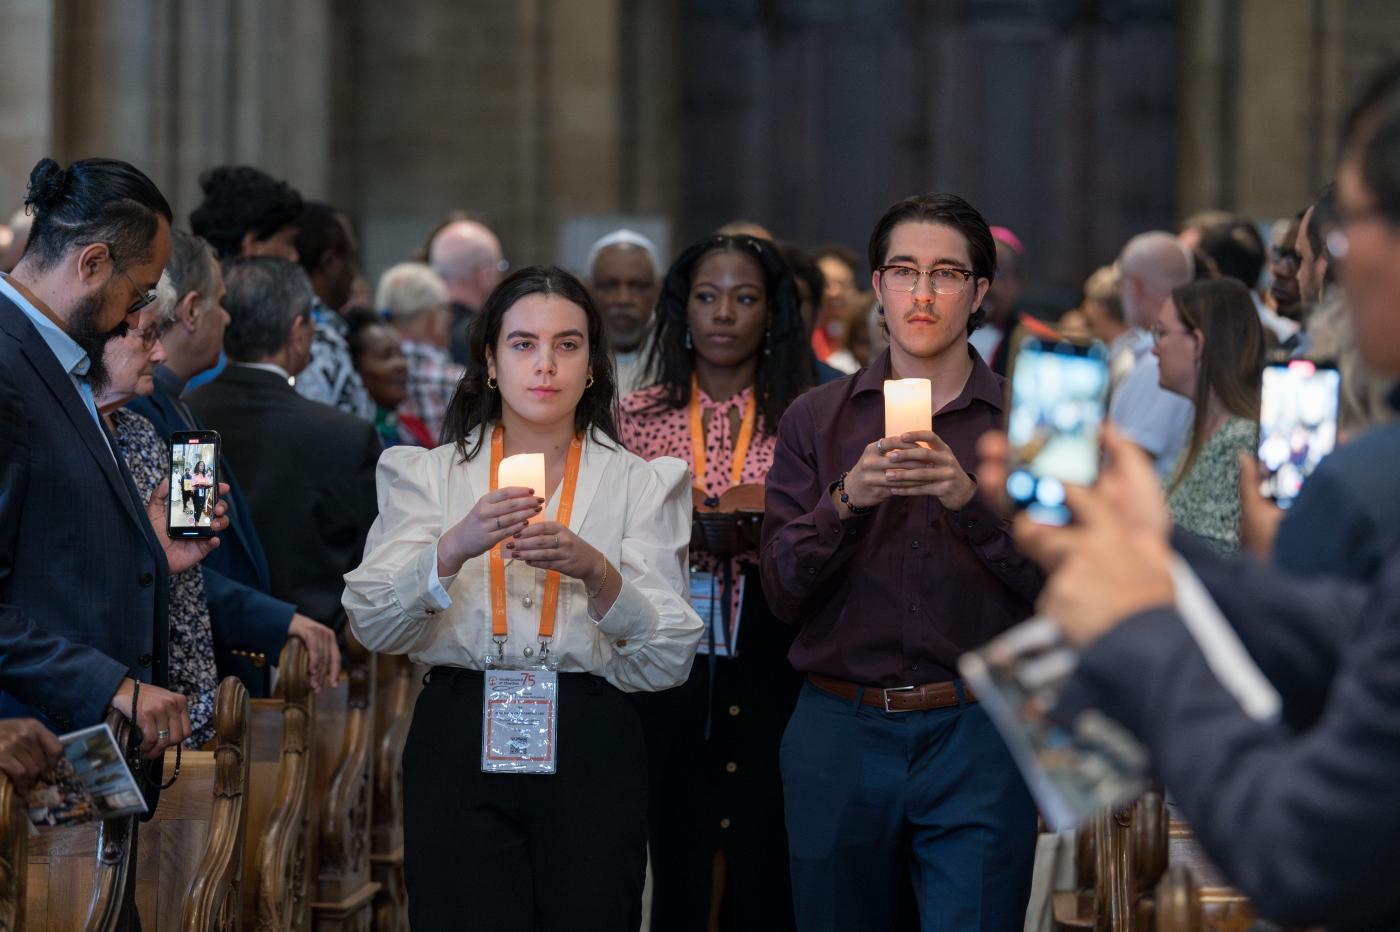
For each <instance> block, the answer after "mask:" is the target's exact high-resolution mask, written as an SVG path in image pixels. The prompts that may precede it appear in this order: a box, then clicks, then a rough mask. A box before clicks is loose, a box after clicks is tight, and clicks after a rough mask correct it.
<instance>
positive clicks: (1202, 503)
mask: <svg viewBox="0 0 1400 932" xmlns="http://www.w3.org/2000/svg"><path fill="white" fill-rule="evenodd" d="M1258 444H1259V425H1258V424H1257V423H1256V422H1254V421H1251V420H1247V419H1245V418H1242V417H1231V418H1230V419H1229V420H1227V421H1226V422H1225V423H1224V424H1221V425H1220V427H1219V428H1217V429H1216V431H1215V433H1213V434H1211V435H1210V439H1208V440H1207V441H1206V442H1205V445H1204V446H1202V447H1201V452H1200V453H1198V454H1197V455H1196V461H1195V462H1194V463H1192V464H1191V471H1190V472H1188V473H1187V474H1186V475H1184V476H1182V477H1181V481H1180V482H1178V483H1176V485H1175V487H1174V488H1173V487H1172V486H1171V484H1170V483H1169V484H1168V489H1169V490H1170V492H1169V494H1168V496H1167V504H1168V506H1169V507H1170V508H1171V512H1172V520H1173V521H1174V522H1176V525H1177V526H1178V527H1180V528H1181V529H1182V530H1183V531H1188V532H1190V533H1192V534H1194V535H1196V536H1197V537H1199V538H1201V540H1203V541H1205V542H1206V543H1207V544H1209V545H1210V547H1211V548H1212V549H1213V550H1215V551H1216V552H1217V553H1221V554H1226V555H1228V554H1232V553H1235V552H1236V551H1238V550H1239V549H1240V460H1239V456H1240V454H1241V453H1247V454H1249V455H1251V456H1253V455H1254V451H1255V449H1257V447H1258ZM1182 455H1183V456H1184V455H1185V453H1184V451H1183V453H1182ZM1176 472H1177V467H1176V466H1173V467H1172V470H1171V472H1170V473H1169V475H1175V474H1176Z"/></svg>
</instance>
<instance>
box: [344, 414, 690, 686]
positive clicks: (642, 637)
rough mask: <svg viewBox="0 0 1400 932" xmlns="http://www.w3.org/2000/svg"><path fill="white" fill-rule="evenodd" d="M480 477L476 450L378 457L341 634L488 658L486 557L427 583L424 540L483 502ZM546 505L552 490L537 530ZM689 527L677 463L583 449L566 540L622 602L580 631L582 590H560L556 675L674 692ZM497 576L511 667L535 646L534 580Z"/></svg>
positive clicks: (683, 646) (686, 640) (430, 659)
mask: <svg viewBox="0 0 1400 932" xmlns="http://www.w3.org/2000/svg"><path fill="white" fill-rule="evenodd" d="M488 436H489V431H488ZM490 471H491V466H490V444H489V441H488V442H486V443H483V445H482V449H481V450H479V451H478V452H477V455H476V456H475V457H474V458H473V459H472V460H470V461H468V462H467V463H465V464H463V463H462V462H461V461H460V460H459V458H458V456H457V452H456V449H455V448H454V447H452V446H450V445H447V446H441V447H438V448H437V449H434V450H424V449H421V448H416V447H406V446H405V447H393V448H391V449H389V450H386V451H385V452H384V455H383V456H382V457H381V458H380V460H379V469H378V476H377V483H378V493H379V517H378V518H377V519H376V520H375V522H374V526H373V527H372V528H371V529H370V532H369V539H368V540H367V541H366V543H365V556H364V560H363V562H362V563H361V564H360V566H359V567H357V568H356V569H355V570H353V571H352V572H350V573H349V574H347V575H346V577H345V582H346V586H345V595H344V598H343V602H344V605H345V610H346V612H347V613H348V614H349V617H350V627H351V630H353V631H354V633H355V636H356V637H357V638H359V639H360V641H361V642H362V643H363V644H364V645H365V646H366V647H368V648H369V649H370V650H374V651H382V652H385V653H392V654H408V655H409V657H410V658H412V660H413V661H414V662H415V663H421V664H428V665H439V664H440V665H446V666H456V667H466V668H469V669H475V670H480V669H483V667H484V665H485V660H486V658H487V657H488V656H490V655H492V654H494V653H495V652H496V645H495V644H494V643H493V642H492V639H491V580H490V561H489V559H488V555H487V554H482V555H481V556H479V557H474V558H472V559H470V560H468V561H467V562H466V563H464V564H462V567H461V569H460V570H459V571H458V572H457V574H456V575H455V576H452V577H446V578H443V579H439V578H438V575H437V547H438V539H439V538H440V537H441V536H442V534H443V533H444V532H445V531H447V530H448V529H449V528H451V527H452V526H453V525H455V524H456V523H457V522H458V521H460V520H461V519H462V518H463V517H465V516H466V514H467V513H468V512H469V511H471V509H472V507H473V506H474V505H475V504H476V501H477V499H478V498H480V497H481V496H482V495H483V494H485V493H486V491H487V490H489V489H490ZM557 498H558V493H557V490H556V493H555V496H554V497H553V498H551V500H550V503H549V504H548V505H547V506H546V516H547V517H548V516H550V515H552V514H554V513H555V511H556V510H557V507H558V502H557ZM690 522H691V492H690V473H689V471H688V469H687V468H686V465H685V464H684V463H683V462H681V461H680V460H678V459H675V458H673V457H663V458H661V459H657V460H653V461H651V462H647V461H645V460H643V459H641V458H640V457H638V456H635V455H634V454H632V453H629V452H627V451H626V450H624V449H622V447H621V445H620V444H618V445H612V444H611V443H610V442H608V441H601V440H596V439H594V438H593V437H588V438H586V439H585V440H584V445H583V456H582V461H581V463H580V468H579V478H578V486H577V491H576V493H575V496H574V504H573V513H572V515H571V517H570V520H569V528H570V530H572V531H573V532H574V533H575V534H577V535H578V536H579V537H581V538H582V539H583V540H585V541H587V542H588V543H589V544H591V545H592V546H594V547H596V548H597V549H598V550H600V551H602V553H603V554H604V555H605V556H606V557H607V558H608V561H609V562H610V563H611V564H612V565H613V566H614V567H616V568H617V569H618V570H619V571H620V572H621V575H622V591H621V593H620V594H619V595H618V597H617V600H616V601H615V602H614V603H613V606H612V608H611V609H609V610H608V613H607V614H606V615H604V616H603V617H602V618H601V619H598V620H594V619H593V618H592V617H590V614H589V611H588V594H587V591H586V589H585V586H584V584H583V582H581V581H580V580H577V579H572V578H570V577H568V576H565V577H563V578H562V579H561V580H560V586H559V608H558V615H557V617H556V620H555V631H554V639H553V644H552V645H551V653H552V654H553V656H554V657H555V659H556V660H557V661H558V662H559V669H560V670H561V671H564V672H587V673H594V674H597V675H598V676H602V677H604V678H605V679H607V680H608V682H610V683H612V684H613V685H614V686H617V687H618V688H619V689H622V690H626V691H628V692H635V691H654V690H661V689H668V688H670V687H672V686H675V685H677V684H679V683H681V682H683V681H684V680H685V678H686V676H688V675H689V673H690V664H691V661H692V660H693V659H694V656H695V648H696V645H697V644H698V643H699V640H700V632H701V627H702V626H701V623H700V617H699V616H698V615H696V614H695V610H694V609H692V608H691V607H690V602H689V600H688V599H687V597H686V596H687V593H688V592H689V580H688V566H689V559H688V551H689V546H690ZM506 577H507V579H506V586H507V598H506V616H507V620H508V623H509V632H510V633H509V642H508V644H507V645H506V650H505V653H506V654H507V655H515V656H520V655H521V654H522V652H523V648H525V647H532V648H537V646H538V635H539V622H540V617H539V615H540V603H541V602H542V601H543V596H544V582H545V573H544V571H543V570H535V569H532V568H530V567H528V566H525V565H524V564H523V563H511V564H510V565H509V566H508V567H507V571H506Z"/></svg>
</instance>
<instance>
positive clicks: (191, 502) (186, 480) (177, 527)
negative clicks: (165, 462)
mask: <svg viewBox="0 0 1400 932" xmlns="http://www.w3.org/2000/svg"><path fill="white" fill-rule="evenodd" d="M218 467H219V435H218V434H217V433H215V432H214V431H212V430H199V431H195V430H190V431H177V432H176V433H175V434H173V435H172V436H171V438H170V526H169V534H170V536H171V537H184V538H191V537H213V536H214V530H213V527H212V525H213V523H214V505H215V503H216V502H217V501H218V498H219V493H218V489H219V477H218Z"/></svg>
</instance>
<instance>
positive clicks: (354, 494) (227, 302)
mask: <svg viewBox="0 0 1400 932" xmlns="http://www.w3.org/2000/svg"><path fill="white" fill-rule="evenodd" d="M223 274H224V287H225V288H226V289H227V292H226V294H225V297H224V301H223V304H224V307H225V309H226V310H227V311H228V315H229V325H228V329H227V331H225V333H224V352H225V354H226V355H227V356H228V359H229V366H228V368H226V369H225V370H224V371H223V372H222V373H220V374H219V377H218V378H216V379H215V380H214V381H212V382H210V383H209V384H208V385H203V386H201V387H199V388H197V389H195V390H194V391H193V392H191V393H190V394H189V396H188V399H187V400H188V402H189V406H190V408H191V409H192V410H193V411H194V413H195V416H196V417H198V418H199V419H200V420H201V421H202V422H203V423H204V424H205V425H206V426H208V427H209V428H210V429H212V430H217V431H218V432H219V434H220V435H221V437H222V441H223V443H222V452H223V455H224V457H225V458H226V459H227V460H228V462H229V465H230V466H231V467H232V468H233V470H234V472H236V473H237V475H238V478H239V481H240V482H241V483H242V485H243V491H244V493H245V494H246V496H247V498H248V505H249V507H250V509H251V510H252V514H253V521H254V524H255V525H256V527H257V531H258V536H259V537H260V538H261V540H262V542H263V545H264V547H265V548H266V551H267V565H268V570H269V576H270V578H271V583H272V585H271V594H272V595H274V596H276V597H277V598H279V599H283V600H285V601H287V602H291V603H292V604H293V605H295V606H296V607H297V610H298V611H299V612H300V613H301V614H304V615H306V616H308V617H310V618H314V619H317V620H318V621H321V622H323V623H325V624H327V625H330V626H331V627H332V628H335V629H337V630H338V629H339V628H340V627H341V626H342V625H343V624H344V619H345V615H344V610H343V609H342V608H341V606H340V596H341V592H342V590H343V589H344V588H345V582H344V580H343V579H342V577H343V576H344V574H345V573H347V572H349V571H350V570H351V569H353V568H354V567H355V566H356V565H358V563H359V562H360V551H361V550H362V548H363V547H364V542H365V535H366V534H368V533H369V526H370V524H371V523H372V522H373V521H374V516H375V511H376V505H375V498H374V467H375V464H376V463H377V462H378V460H379V453H380V449H381V448H380V443H379V435H378V434H377V433H376V432H375V429H374V425H373V424H371V423H370V422H368V421H365V420H362V419H361V418H358V417H356V416H354V415H353V414H347V413H345V412H344V411H341V410H339V409H337V408H332V407H331V406H329V405H324V404H321V403H320V402H316V401H310V400H308V399H306V398H303V397H301V396H300V395H298V394H297V393H296V391H295V390H293V388H292V385H291V380H292V379H293V378H294V377H295V376H296V374H297V373H298V372H300V371H301V370H302V369H303V368H305V366H306V364H307V362H308V360H309V359H310V357H311V340H312V334H313V330H314V325H313V323H312V319H311V304H312V300H313V298H314V292H313V291H312V288H311V282H310V280H309V279H308V278H307V276H306V273H305V272H304V271H303V270H302V269H301V267H300V266H298V265H294V264H292V263H291V262H288V261H286V260H285V259H276V258H271V257H267V256H256V257H242V258H237V259H231V260H229V261H227V262H225V263H224V268H223Z"/></svg>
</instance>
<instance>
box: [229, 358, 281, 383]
mask: <svg viewBox="0 0 1400 932" xmlns="http://www.w3.org/2000/svg"><path fill="white" fill-rule="evenodd" d="M229 365H231V366H242V367H243V368H245V369H261V370H262V371H264V372H271V373H272V374H273V375H277V376H281V377H282V379H283V380H284V381H285V382H286V383H287V384H288V385H295V384H296V381H295V380H294V379H293V378H292V375H291V373H290V372H288V371H287V370H286V369H283V368H282V367H281V366H279V365H277V363H275V362H231V363H229Z"/></svg>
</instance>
